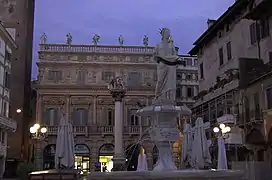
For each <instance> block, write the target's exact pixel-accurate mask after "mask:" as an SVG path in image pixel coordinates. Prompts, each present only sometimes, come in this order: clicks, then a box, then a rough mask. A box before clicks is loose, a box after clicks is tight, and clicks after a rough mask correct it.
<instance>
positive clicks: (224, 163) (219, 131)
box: [213, 124, 231, 170]
mask: <svg viewBox="0 0 272 180" xmlns="http://www.w3.org/2000/svg"><path fill="white" fill-rule="evenodd" d="M230 131H231V128H230V127H229V126H226V125H225V124H220V125H219V127H214V128H213V132H214V133H215V134H216V136H217V143H218V157H217V159H218V161H217V169H221V170H226V169H228V160H227V154H226V147H225V142H224V139H226V138H228V137H229V134H228V133H229V132H230Z"/></svg>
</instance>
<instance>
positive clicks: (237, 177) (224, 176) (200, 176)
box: [87, 170, 243, 180]
mask: <svg viewBox="0 0 272 180" xmlns="http://www.w3.org/2000/svg"><path fill="white" fill-rule="evenodd" d="M87 179H88V180H100V179H103V180H105V179H106V180H111V179H112V180H113V179H119V180H123V179H129V180H149V179H152V180H241V179H243V172H242V171H236V170H218V171H217V170H176V171H160V172H158V171H142V172H139V171H119V172H106V173H102V172H92V173H90V174H89V175H88V178H87Z"/></svg>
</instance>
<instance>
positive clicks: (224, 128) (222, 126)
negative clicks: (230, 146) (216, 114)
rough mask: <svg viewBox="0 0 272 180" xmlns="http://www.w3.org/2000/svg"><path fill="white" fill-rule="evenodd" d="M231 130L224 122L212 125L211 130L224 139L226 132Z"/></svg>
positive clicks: (226, 135) (226, 136)
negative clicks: (215, 125) (216, 125)
mask: <svg viewBox="0 0 272 180" xmlns="http://www.w3.org/2000/svg"><path fill="white" fill-rule="evenodd" d="M230 131H231V128H230V127H229V126H226V125H225V124H223V123H222V124H220V125H219V127H214V128H213V132H214V133H215V134H216V135H217V136H218V137H222V138H223V139H226V138H228V137H229V135H228V133H229V132H230Z"/></svg>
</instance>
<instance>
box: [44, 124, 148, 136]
mask: <svg viewBox="0 0 272 180" xmlns="http://www.w3.org/2000/svg"><path fill="white" fill-rule="evenodd" d="M46 128H47V133H46V134H47V135H48V136H56V135H57V134H58V126H46ZM147 128H148V126H125V127H123V134H125V135H129V136H133V135H140V134H141V133H142V132H143V131H144V130H145V129H147ZM73 133H74V135H75V136H90V135H95V134H96V135H101V136H103V137H104V136H106V135H114V126H96V125H89V126H73Z"/></svg>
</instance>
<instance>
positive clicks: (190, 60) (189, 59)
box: [184, 58, 193, 66]
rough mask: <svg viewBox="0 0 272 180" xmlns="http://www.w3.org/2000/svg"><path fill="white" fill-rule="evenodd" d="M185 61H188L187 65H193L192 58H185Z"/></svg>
mask: <svg viewBox="0 0 272 180" xmlns="http://www.w3.org/2000/svg"><path fill="white" fill-rule="evenodd" d="M184 61H185V62H186V66H192V65H193V60H192V58H184Z"/></svg>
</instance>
